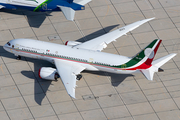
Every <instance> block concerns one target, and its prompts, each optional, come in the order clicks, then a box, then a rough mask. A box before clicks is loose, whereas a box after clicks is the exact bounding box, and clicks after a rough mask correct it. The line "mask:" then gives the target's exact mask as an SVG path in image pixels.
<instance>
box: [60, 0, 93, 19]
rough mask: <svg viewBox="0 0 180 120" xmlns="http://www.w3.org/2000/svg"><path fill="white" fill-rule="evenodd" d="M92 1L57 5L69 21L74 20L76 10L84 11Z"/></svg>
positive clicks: (64, 2)
mask: <svg viewBox="0 0 180 120" xmlns="http://www.w3.org/2000/svg"><path fill="white" fill-rule="evenodd" d="M90 1H91V0H67V1H63V2H62V3H61V4H60V5H57V7H59V8H60V9H61V10H62V12H63V14H64V16H65V17H66V19H67V20H71V21H73V20H74V15H75V11H76V10H84V9H85V6H84V5H85V4H87V3H88V2H90Z"/></svg>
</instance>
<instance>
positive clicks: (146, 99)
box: [133, 1, 160, 120]
mask: <svg viewBox="0 0 180 120" xmlns="http://www.w3.org/2000/svg"><path fill="white" fill-rule="evenodd" d="M134 3H135V4H136V6H137V7H138V9H139V11H140V12H141V14H142V15H143V17H144V18H146V17H145V15H144V13H143V12H142V10H141V9H140V7H139V6H138V4H137V3H136V1H134ZM147 24H149V25H150V27H151V28H152V30H153V31H154V29H153V27H152V26H151V24H150V23H149V22H148V23H147ZM155 34H156V33H155ZM156 36H157V34H156ZM133 38H134V39H135V37H134V36H133ZM135 41H136V39H135ZM136 42H137V41H136ZM137 44H138V43H137ZM138 46H139V44H138ZM139 47H140V46H139ZM140 49H141V47H140ZM134 79H135V81H136V83H137V85H138V86H139V88H140V90H141V91H142V93H143V95H144V97H145V98H146V100H147V102H148V103H149V105H150V106H151V108H152V110H153V111H154V113H155V114H156V116H157V117H158V119H159V120H160V117H159V116H158V114H157V112H156V111H155V109H154V108H153V106H152V104H151V102H150V101H149V99H148V98H147V96H146V94H145V93H144V91H143V90H142V88H141V87H140V85H139V83H138V81H137V80H136V78H135V77H134Z"/></svg>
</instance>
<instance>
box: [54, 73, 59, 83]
mask: <svg viewBox="0 0 180 120" xmlns="http://www.w3.org/2000/svg"><path fill="white" fill-rule="evenodd" d="M58 78H59V75H58V74H57V73H56V74H55V76H54V79H55V81H58V80H57V79H58Z"/></svg>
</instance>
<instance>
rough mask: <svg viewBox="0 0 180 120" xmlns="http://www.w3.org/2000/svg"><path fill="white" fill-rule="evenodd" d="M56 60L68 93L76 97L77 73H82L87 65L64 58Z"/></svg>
mask: <svg viewBox="0 0 180 120" xmlns="http://www.w3.org/2000/svg"><path fill="white" fill-rule="evenodd" d="M54 62H55V65H56V68H57V71H58V73H59V75H60V77H61V80H62V82H63V84H64V86H65V88H66V91H67V93H68V94H69V95H70V96H71V97H73V98H75V88H76V75H78V74H80V72H81V71H83V70H84V69H85V67H83V66H81V65H79V64H75V63H73V62H69V61H64V60H57V59H55V60H54Z"/></svg>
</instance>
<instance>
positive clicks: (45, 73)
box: [38, 67, 59, 80]
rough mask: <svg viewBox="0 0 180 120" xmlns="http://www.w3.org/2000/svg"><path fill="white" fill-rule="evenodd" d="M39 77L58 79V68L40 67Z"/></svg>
mask: <svg viewBox="0 0 180 120" xmlns="http://www.w3.org/2000/svg"><path fill="white" fill-rule="evenodd" d="M38 75H39V78H42V79H46V80H57V78H59V75H58V73H57V70H56V69H54V68H51V67H42V68H40V69H39V73H38Z"/></svg>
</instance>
